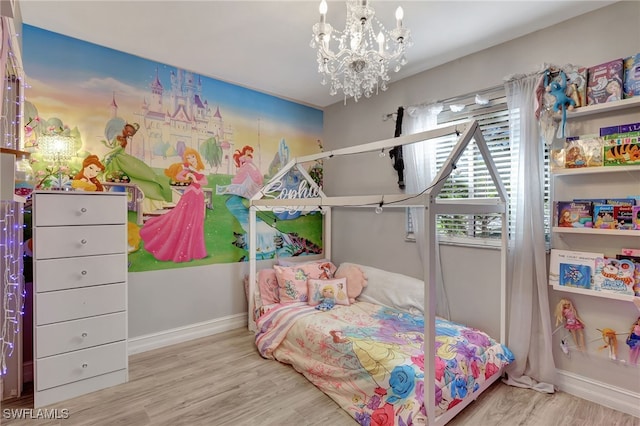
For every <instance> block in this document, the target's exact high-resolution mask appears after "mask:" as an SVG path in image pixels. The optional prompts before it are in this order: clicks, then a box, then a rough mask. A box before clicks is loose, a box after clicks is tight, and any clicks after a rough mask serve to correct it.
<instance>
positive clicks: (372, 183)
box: [324, 2, 640, 392]
mask: <svg viewBox="0 0 640 426" xmlns="http://www.w3.org/2000/svg"><path fill="white" fill-rule="evenodd" d="M639 22H640V2H619V3H615V4H613V5H610V6H607V7H605V8H603V9H599V10H597V11H594V12H591V13H588V14H586V15H583V16H581V17H578V18H574V19H572V20H569V21H566V22H564V23H562V24H559V25H556V26H553V27H550V28H547V29H544V30H541V31H538V32H536V33H533V34H530V35H527V36H524V37H522V38H519V39H516V40H513V41H510V42H507V43H504V44H501V45H499V46H496V47H493V48H490V49H487V50H485V51H482V52H480V53H477V54H473V55H469V56H466V57H464V58H462V59H459V60H456V61H453V62H450V63H448V64H445V65H442V66H440V67H437V68H435V69H432V70H429V71H426V72H424V73H421V74H419V75H416V76H413V77H410V78H407V79H404V80H402V81H399V82H397V83H393V84H392V85H391V86H390V88H389V90H388V91H386V92H382V93H381V94H379V95H377V96H375V97H372V98H370V99H363V100H360V101H358V102H357V103H354V102H353V101H351V100H349V101H347V105H346V106H344V105H343V102H342V101H339V102H337V103H336V104H334V105H332V106H330V107H329V108H326V109H325V116H324V117H325V125H324V146H325V148H326V149H335V148H340V147H344V146H350V145H356V144H360V143H366V142H371V141H375V140H380V139H387V138H390V137H392V136H393V132H394V122H393V121H392V120H389V121H383V120H382V116H383V115H384V114H387V113H391V112H395V111H396V109H397V108H398V106H400V105H402V106H407V105H412V104H420V103H424V102H426V101H430V100H438V99H446V98H448V97H453V96H456V95H461V94H465V93H470V92H473V91H476V90H481V89H483V88H488V87H492V86H495V85H498V84H502V82H503V79H504V77H506V76H508V75H511V74H517V73H529V72H533V71H536V70H538V69H541V67H542V65H543V64H545V63H547V64H548V63H553V64H558V65H564V64H567V63H571V64H575V65H584V66H590V65H596V64H599V63H603V62H606V61H609V60H611V59H615V58H620V57H625V56H629V55H632V54H635V53H638V52H639V49H640V26H639V25H638V23H639ZM416 42H419V41H416ZM636 116H637V112H636ZM636 121H637V120H636ZM325 176H326V177H325V188H326V192H327V193H328V194H332V195H333V194H342V195H345V194H358V193H363V192H364V193H369V194H374V193H388V192H397V191H398V190H397V185H396V180H397V177H396V175H395V171H394V170H393V169H392V167H391V161H390V159H389V158H388V157H386V158H380V157H379V156H378V155H377V154H371V155H369V156H366V157H365V156H359V157H358V159H357V161H356V160H355V159H354V158H351V156H350V157H349V158H345V159H341V160H340V161H326V162H325ZM598 195H599V194H594V197H596V196H598ZM600 195H601V194H600ZM332 235H333V239H334V245H333V256H332V257H333V260H334V261H335V262H336V263H340V262H343V261H352V262H359V263H365V264H370V265H375V266H376V267H379V268H382V269H388V270H391V271H394V272H402V273H405V274H408V275H412V276H415V277H420V276H421V274H422V272H421V264H420V260H419V259H418V255H417V250H416V248H415V245H414V244H413V243H407V242H405V241H404V240H403V236H404V214H403V212H402V211H400V210H395V211H391V209H388V210H384V212H383V213H382V215H376V214H375V213H374V212H373V210H372V209H371V211H365V212H362V211H360V210H358V211H355V210H354V209H350V210H349V209H343V210H341V211H339V212H337V213H336V214H335V219H334V229H333V233H332ZM630 243H631V242H627V244H630ZM635 245H637V244H635ZM442 263H443V274H444V276H445V283H446V286H447V292H448V294H449V300H450V306H451V312H452V319H454V320H458V321H463V322H466V323H468V324H471V325H475V326H477V327H480V328H483V329H485V330H487V331H488V332H489V333H490V334H492V335H494V336H499V334H498V328H497V324H498V323H499V322H498V318H497V314H496V312H497V309H498V304H497V300H495V297H496V296H497V295H498V294H499V293H498V292H499V289H498V282H499V275H498V270H497V266H498V265H499V257H498V252H497V251H495V250H490V249H471V248H460V247H451V246H448V247H443V248H442ZM465 286H466V287H465ZM550 297H551V306H552V307H553V306H554V305H555V303H556V301H557V299H558V296H557V295H556V294H554V292H552V291H551V296H550ZM586 298H588V296H586ZM591 299H594V300H591V301H590V303H599V304H603V303H605V304H606V305H607V308H606V309H607V310H608V311H616V310H617V311H618V312H620V313H621V316H623V317H625V318H628V319H629V321H628V322H629V326H630V325H631V323H632V322H633V321H634V320H635V318H636V317H637V310H635V308H634V307H633V305H632V304H630V303H628V302H616V301H613V303H610V302H609V301H608V300H604V299H598V298H593V297H592V298H591ZM603 300H604V302H603ZM616 305H617V306H616ZM588 309H589V305H585V309H581V315H585V314H586V312H587V310H588ZM583 311H584V312H583ZM602 312H606V311H605V310H602ZM634 315H635V317H634ZM602 319H603V318H600V320H602ZM605 319H606V318H605ZM600 323H601V322H600V321H598V319H597V318H596V319H595V322H592V324H593V326H595V324H600ZM602 323H603V324H605V323H604V322H602ZM604 326H606V325H604ZM619 332H620V333H623V332H628V330H620V331H619ZM619 341H620V345H624V341H623V336H621V337H620V340H619ZM625 346H626V345H625ZM624 350H625V353H626V348H625V349H624ZM561 357H562V355H559V356H556V358H557V359H558V364H559V366H560V367H561V368H562V369H564V370H567V371H572V372H574V373H576V374H578V375H581V376H585V377H590V378H593V379H594V380H598V381H603V382H606V383H609V384H612V385H615V386H618V387H621V388H624V389H630V390H633V391H634V392H638V391H640V389H638V383H639V382H640V379H639V374H638V369H637V368H635V369H634V368H628V367H626V368H625V367H621V366H619V365H615V364H612V363H607V362H601V361H597V360H590V359H589V357H588V356H587V357H583V358H581V359H580V360H579V361H576V362H573V360H572V361H567V360H565V359H562V358H561Z"/></svg>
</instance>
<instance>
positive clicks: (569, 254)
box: [549, 249, 604, 288]
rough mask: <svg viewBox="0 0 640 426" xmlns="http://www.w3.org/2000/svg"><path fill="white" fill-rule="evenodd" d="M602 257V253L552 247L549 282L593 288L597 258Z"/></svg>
mask: <svg viewBox="0 0 640 426" xmlns="http://www.w3.org/2000/svg"><path fill="white" fill-rule="evenodd" d="M602 257H604V255H603V254H602V253H592V252H584V251H572V250H560V249H551V254H550V256H549V284H551V285H564V286H571V287H581V288H592V285H591V284H592V276H593V273H594V271H595V267H596V259H598V258H602Z"/></svg>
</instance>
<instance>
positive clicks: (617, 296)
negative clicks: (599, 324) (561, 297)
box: [552, 284, 640, 302]
mask: <svg viewBox="0 0 640 426" xmlns="http://www.w3.org/2000/svg"><path fill="white" fill-rule="evenodd" d="M552 287H553V289H554V290H558V291H564V292H566V293H575V294H586V295H587V296H594V297H604V298H606V299H615V300H623V301H625V302H633V300H634V298H636V299H638V300H640V297H637V296H633V295H630V294H618V293H609V292H606V291H596V290H590V289H588V288H578V287H567V286H563V285H556V284H553V285H552Z"/></svg>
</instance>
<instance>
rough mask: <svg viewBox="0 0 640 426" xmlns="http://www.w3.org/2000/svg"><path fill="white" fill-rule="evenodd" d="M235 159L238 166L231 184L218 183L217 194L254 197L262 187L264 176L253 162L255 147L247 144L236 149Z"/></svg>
mask: <svg viewBox="0 0 640 426" xmlns="http://www.w3.org/2000/svg"><path fill="white" fill-rule="evenodd" d="M233 161H234V163H235V165H236V167H237V168H238V170H237V172H236V174H235V176H234V177H233V179H231V184H229V185H217V186H216V195H223V194H233V195H238V196H240V197H244V198H247V199H249V198H251V197H253V196H254V195H255V194H256V192H258V191H259V190H260V188H261V187H262V181H263V179H264V177H263V176H262V173H261V172H260V169H259V168H258V166H256V165H255V164H254V163H253V147H251V146H249V145H245V146H244V147H243V148H242V149H236V152H235V153H234V154H233Z"/></svg>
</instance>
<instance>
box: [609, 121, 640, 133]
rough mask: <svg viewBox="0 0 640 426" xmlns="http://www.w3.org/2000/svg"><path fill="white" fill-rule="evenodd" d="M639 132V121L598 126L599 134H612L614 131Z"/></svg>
mask: <svg viewBox="0 0 640 426" xmlns="http://www.w3.org/2000/svg"><path fill="white" fill-rule="evenodd" d="M630 132H640V123H629V124H619V125H616V126H607V127H600V136H607V135H614V134H616V133H630Z"/></svg>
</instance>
